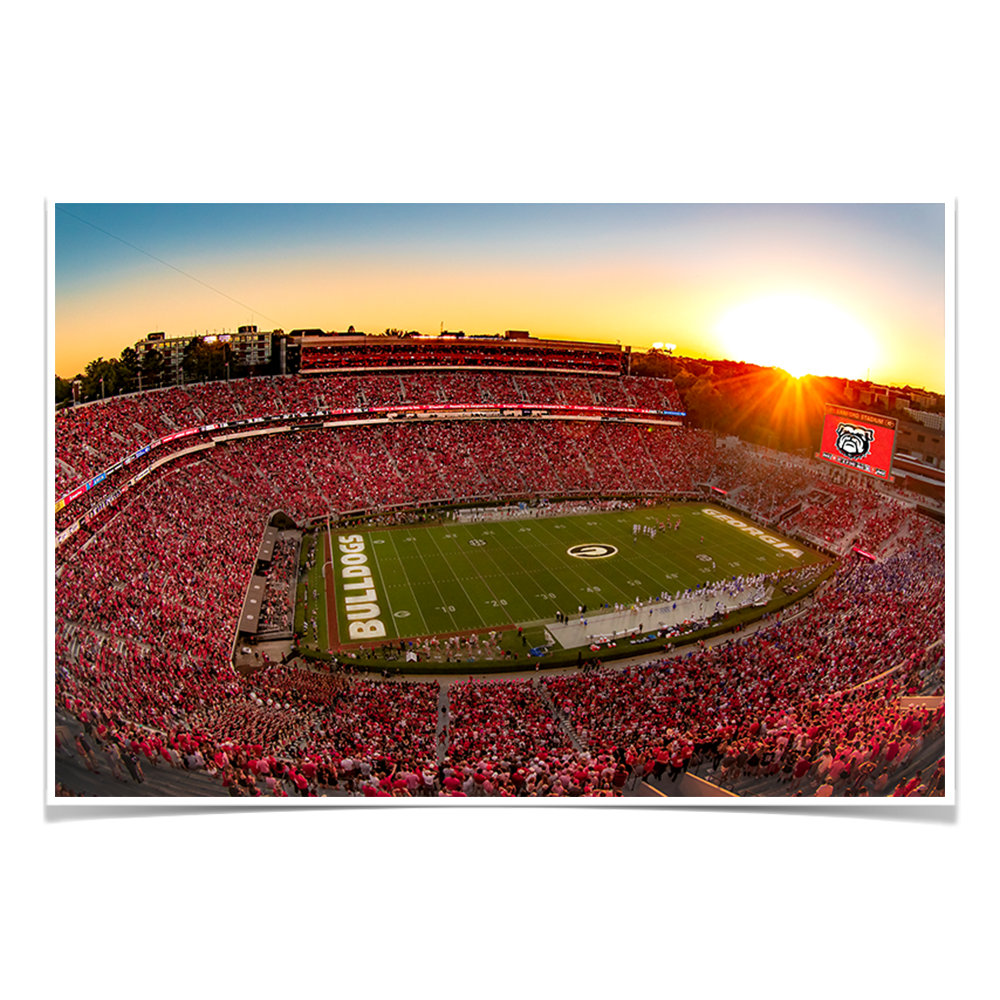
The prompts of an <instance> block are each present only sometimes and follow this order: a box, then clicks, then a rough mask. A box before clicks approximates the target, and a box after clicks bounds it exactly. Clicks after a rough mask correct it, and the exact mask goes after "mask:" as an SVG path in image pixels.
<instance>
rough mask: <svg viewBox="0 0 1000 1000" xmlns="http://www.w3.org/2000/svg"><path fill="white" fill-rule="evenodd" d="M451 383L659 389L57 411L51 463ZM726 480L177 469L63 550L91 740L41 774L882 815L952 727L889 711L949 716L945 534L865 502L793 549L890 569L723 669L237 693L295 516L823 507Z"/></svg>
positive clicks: (736, 647) (448, 461)
mask: <svg viewBox="0 0 1000 1000" xmlns="http://www.w3.org/2000/svg"><path fill="white" fill-rule="evenodd" d="M459 379H465V380H467V381H466V383H465V384H464V385H463V386H460V388H461V389H462V391H463V392H466V393H468V394H469V395H467V396H465V397H464V398H467V399H472V398H473V397H472V395H471V393H472V392H473V391H475V392H477V393H479V394H480V396H479V398H480V400H482V401H486V400H487V398H488V397H492V398H494V399H497V398H500V395H501V394H503V393H507V392H511V393H514V394H516V395H518V396H519V398H524V394H528V395H532V394H534V393H541V392H550V393H555V394H557V395H558V396H559V398H560V399H561V400H562V401H565V402H569V401H570V400H577V399H583V398H586V397H589V399H590V401H591V403H594V404H596V403H604V404H605V405H619V403H620V402H621V400H622V398H627V399H631V400H632V401H633V403H638V402H639V400H642V403H641V404H640V405H648V401H649V398H651V397H653V396H655V397H656V398H658V399H661V400H666V399H668V398H670V395H671V392H670V389H672V387H670V389H668V388H666V387H663V386H659V387H657V386H653V387H650V386H649V385H644V387H643V388H641V389H640V388H639V386H638V385H635V384H634V383H636V382H644V381H645V380H627V379H618V380H603V379H596V378H579V379H573V378H569V377H562V376H524V375H517V376H511V375H506V374H499V373H483V374H479V373H477V374H476V375H428V374H422V375H420V376H419V378H407V379H405V380H400V379H399V378H397V377H395V376H385V375H381V376H376V375H362V376H355V377H352V378H350V379H339V380H337V379H332V378H317V379H316V380H314V381H312V380H296V379H276V380H249V381H247V382H245V383H215V384H212V385H209V386H200V387H194V388H190V389H187V390H180V389H177V390H173V389H171V390H162V391H161V392H158V393H150V394H147V396H140V397H129V398H128V399H126V400H115V401H114V402H113V403H109V404H107V405H106V406H101V407H99V408H94V407H84V408H79V409H78V410H77V411H70V415H67V416H66V417H60V418H59V419H58V420H57V450H60V456H59V457H60V462H62V463H64V472H63V473H62V474H64V475H68V474H67V473H65V468H70V469H72V470H74V475H75V476H76V477H77V478H79V476H81V475H87V474H88V473H87V472H86V471H84V470H93V469H97V468H100V467H102V463H107V462H110V461H112V460H115V459H117V458H120V457H122V455H123V454H124V453H126V452H127V451H128V449H129V448H130V447H135V446H137V443H139V442H142V441H143V440H145V441H146V443H148V441H149V440H150V439H151V438H152V437H154V436H156V435H162V434H163V433H164V432H169V430H170V429H171V428H175V427H183V426H188V425H191V424H193V423H198V422H212V421H217V420H224V419H240V418H241V415H245V414H249V413H253V414H265V413H266V414H278V413H283V412H291V411H290V410H289V409H287V408H289V407H295V406H298V407H300V408H302V409H303V411H305V410H308V409H309V408H310V407H317V406H326V407H329V406H344V405H348V404H349V403H351V401H352V400H353V403H351V405H361V406H370V405H384V401H385V400H386V399H388V397H389V396H392V395H393V394H395V397H394V399H393V400H392V401H391V402H390V403H389V404H388V405H392V403H394V402H396V401H399V400H400V399H401V398H402V396H403V394H404V393H417V394H419V395H420V396H421V398H425V399H427V398H430V397H432V396H434V394H438V400H440V395H441V394H444V395H448V394H449V393H450V392H452V391H455V390H456V385H457V382H458V380H459ZM265 382H267V383H269V385H264V384H263V383H265ZM598 396H600V399H598ZM536 398H537V397H536ZM375 399H377V400H379V402H378V403H373V402H372V400H375ZM609 400H611V402H609ZM588 405H590V404H588ZM625 405H628V404H625ZM144 434H145V435H146V436H145V438H144V436H143V435H144ZM723 455H724V456H725V457H722V456H721V455H720V454H719V453H717V450H716V448H715V444H714V441H713V439H712V438H711V436H710V435H707V434H703V433H701V432H696V431H686V430H679V429H677V428H670V427H662V426H657V427H652V428H650V429H648V430H647V429H645V428H642V427H639V426H637V425H632V424H624V423H617V422H612V423H600V424H584V423H578V422H563V421H526V420H513V421H502V422H489V421H487V422H473V421H454V422H443V423H437V422H427V423H419V424H416V423H398V424H390V425H367V426H354V427H344V428H338V429H335V430H324V431H301V432H297V433H295V434H287V433H283V434H271V435H263V436H256V437H249V438H242V439H239V440H237V441H233V442H231V443H229V444H226V445H221V446H216V447H214V448H212V449H210V450H206V451H204V452H199V453H195V454H193V455H189V456H187V457H186V458H184V459H181V460H179V461H176V462H173V463H169V464H168V465H167V466H163V467H161V468H159V469H158V470H157V471H156V472H154V473H153V474H152V475H150V476H148V477H147V478H146V479H145V480H143V482H142V483H140V484H139V485H138V486H136V487H135V488H134V489H133V490H131V491H129V492H128V493H126V494H125V496H124V497H123V498H122V500H121V502H120V503H119V504H118V505H117V506H116V507H114V508H112V509H109V510H108V511H106V512H105V513H104V514H103V515H102V516H101V517H100V518H99V519H98V520H96V521H95V522H93V523H91V524H89V525H88V526H87V528H86V529H83V530H81V531H79V532H78V533H77V535H75V536H74V538H73V540H72V543H71V544H66V545H64V546H62V547H61V548H60V549H59V550H58V551H57V574H56V585H55V616H56V618H55V627H56V636H55V666H56V678H55V688H56V702H57V709H58V711H59V712H60V713H63V714H65V715H66V716H67V717H70V718H72V719H74V720H77V722H79V723H80V724H81V725H82V726H83V733H82V736H81V739H79V740H77V741H75V743H74V746H73V747H71V746H68V745H64V744H60V746H59V747H58V748H57V753H58V754H59V755H60V756H62V757H67V756H69V755H74V748H75V755H76V756H78V757H79V759H80V760H82V761H83V762H84V763H85V765H86V766H87V768H88V769H89V770H92V771H94V772H100V771H102V770H105V769H107V770H109V771H110V773H111V774H112V775H113V777H114V778H115V780H120V781H122V782H126V783H127V782H129V781H131V782H141V781H142V780H143V770H142V768H143V766H145V768H146V770H147V771H148V770H149V769H150V768H159V767H171V768H175V769H179V770H186V771H190V772H198V773H201V774H205V775H209V776H210V777H211V779H212V780H213V781H216V782H217V783H218V787H219V789H220V794H229V795H305V796H308V795H321V794H350V795H378V796H385V795H391V796H410V795H414V794H421V795H424V794H434V795H439V794H440V795H451V794H473V795H490V794H495V795H534V796H539V795H546V796H549V795H560V796H561V795H569V796H575V795H587V796H590V795H598V796H602V795H620V794H622V793H623V792H624V791H625V790H626V789H627V787H628V786H629V783H634V782H635V781H636V780H638V778H640V777H642V776H644V775H645V776H652V778H653V779H663V778H664V776H666V780H668V781H669V780H670V779H674V780H677V779H678V777H679V776H680V775H681V774H683V773H684V772H685V771H686V770H688V769H690V768H691V767H692V766H695V767H698V768H699V769H700V768H704V769H705V775H704V776H708V777H710V779H711V780H713V781H716V782H721V783H722V784H723V785H724V786H725V787H729V788H736V789H738V790H739V789H746V788H753V789H758V788H763V791H754V794H776V795H787V794H808V793H813V792H815V793H818V794H821V795H828V794H829V795H843V794H855V793H857V794H861V793H867V794H879V795H887V794H895V792H896V791H898V786H899V784H900V783H899V782H897V783H896V784H895V785H894V784H893V782H894V779H895V777H896V776H897V775H899V774H900V773H901V769H902V768H903V767H905V765H906V764H907V763H908V762H910V761H912V760H915V759H916V756H917V754H918V753H919V750H920V746H921V743H922V742H923V741H926V740H928V739H930V738H931V737H932V736H933V735H934V734H935V733H936V732H938V731H939V727H940V726H942V724H943V717H944V708H943V703H942V704H941V707H940V708H939V709H936V710H934V711H930V710H925V709H910V708H906V707H904V703H903V701H901V699H902V698H903V697H905V696H906V695H907V694H913V693H915V692H916V693H920V692H922V691H924V690H931V691H933V692H934V693H941V694H943V691H940V690H939V689H940V688H941V684H940V677H941V662H942V660H941V656H942V653H941V647H940V641H941V638H942V636H943V634H944V546H943V538H942V532H941V529H940V527H939V526H937V525H932V524H931V523H930V522H928V521H927V520H926V519H924V518H920V517H918V516H917V515H916V514H915V513H914V512H913V510H912V508H909V507H906V506H903V505H900V504H899V503H897V502H895V501H893V500H891V499H889V498H886V497H885V496H883V495H882V494H880V493H877V492H874V491H869V490H864V489H857V488H853V487H848V486H833V485H832V484H830V483H827V482H824V484H823V489H824V491H825V492H823V493H822V496H824V497H828V496H830V495H831V494H833V495H834V497H835V498H834V499H833V500H832V501H830V502H829V503H826V504H824V505H822V506H821V507H818V508H817V507H816V506H807V507H806V509H805V510H804V511H803V512H802V513H801V514H798V515H796V516H795V517H794V518H792V520H791V522H790V523H791V525H792V526H794V527H798V528H799V529H801V530H807V531H809V532H811V533H813V534H819V535H821V536H822V537H824V538H827V539H828V540H831V541H844V540H850V539H855V540H856V541H857V544H859V545H861V546H862V547H865V548H867V549H868V550H869V551H872V552H879V553H882V554H883V557H882V558H881V559H880V560H878V561H876V562H865V561H849V562H846V563H845V564H844V565H843V567H842V568H841V569H840V571H839V572H838V573H837V575H836V576H835V577H834V578H833V579H832V580H831V581H829V582H828V583H826V584H824V585H823V587H822V588H821V589H820V590H819V591H818V592H817V596H816V599H815V600H814V601H813V602H812V604H811V606H809V607H808V608H807V609H806V610H805V611H803V612H802V613H801V614H799V615H798V616H796V617H795V619H794V620H792V621H780V622H776V623H771V624H769V626H768V627H767V628H765V629H762V630H761V631H760V632H758V633H757V634H754V635H751V636H746V637H743V636H739V637H735V638H733V639H732V640H730V641H729V642H728V643H726V644H724V645H722V646H717V647H709V648H700V647H699V648H695V649H694V650H692V651H691V652H688V653H685V654H683V655H675V656H670V657H663V658H660V659H658V660H656V661H654V662H652V663H648V664H644V665H642V666H640V667H630V668H625V669H620V670H619V669H611V668H604V669H600V670H596V671H595V670H588V671H580V672H576V673H570V674H565V675H560V676H553V677H546V678H545V679H544V680H530V681H510V682H492V683H482V682H475V681H472V682H468V683H455V684H451V685H450V686H449V688H448V690H447V691H446V692H442V689H441V688H440V687H439V685H438V684H436V683H431V684H426V683H404V682H395V681H379V680H373V679H366V678H362V677H357V676H351V675H350V674H347V673H343V672H324V671H321V670H313V669H303V668H301V667H299V666H292V665H289V664H267V665H265V666H264V667H263V669H261V670H259V671H258V672H256V673H254V674H252V675H251V676H249V677H243V676H240V675H238V674H236V673H235V672H234V671H233V668H232V665H231V660H230V652H231V647H232V642H233V637H234V630H235V624H236V621H237V619H238V616H239V613H240V608H241V605H242V598H243V594H244V592H245V588H246V584H247V580H248V578H249V574H250V573H251V571H252V569H253V566H254V561H255V556H256V552H257V546H258V544H259V540H260V534H261V530H262V527H263V524H264V523H265V520H266V518H267V516H268V514H269V513H270V512H271V511H273V510H274V509H275V508H277V507H281V508H282V509H285V510H287V511H288V512H289V513H290V514H291V515H292V516H293V517H295V518H306V517H311V516H316V515H317V514H322V513H324V512H325V511H327V510H328V509H329V508H330V507H335V508H338V509H342V510H351V509H358V508H364V509H377V508H378V507H380V506H382V507H385V506H390V505H392V504H413V503H417V502H420V501H422V500H425V499H427V498H428V497H429V496H434V497H451V498H458V497H463V496H484V495H485V496H495V497H502V496H504V495H528V494H531V493H544V492H546V491H551V492H570V491H573V490H580V489H587V490H592V491H596V492H606V493H615V492H621V491H623V489H624V486H623V484H627V486H628V488H629V489H631V490H637V489H638V490H643V489H648V490H664V491H666V490H688V489H691V488H693V486H694V485H695V484H696V483H701V482H711V481H713V480H714V481H719V482H725V483H727V484H729V486H731V487H734V488H736V487H738V486H739V485H740V484H741V483H745V484H747V487H748V488H750V489H751V492H750V493H749V494H748V497H749V498H750V499H752V501H753V503H754V504H756V505H757V507H759V508H760V509H764V508H769V509H770V510H772V511H774V510H778V509H785V505H786V504H787V503H789V502H790V501H791V500H793V499H795V498H800V499H801V498H802V497H803V496H805V495H806V494H807V493H808V490H809V489H812V488H815V485H816V484H815V482H814V481H811V480H810V478H809V477H808V475H806V474H805V473H804V472H803V471H802V470H801V469H800V468H798V467H792V466H789V467H787V468H779V469H778V470H777V474H776V469H775V466H774V463H773V461H771V460H764V459H754V458H753V457H752V456H740V458H739V459H736V458H735V457H734V456H732V455H728V454H726V452H725V451H723ZM755 462H756V463H757V464H754V463H755ZM59 470H60V463H57V481H58V479H59V476H60V475H61V473H60V471H59ZM57 492H58V482H57ZM761 505H763V506H761ZM315 558H316V556H315V553H309V554H307V564H308V561H309V560H314V559H315ZM296 561H297V550H296V549H295V548H294V546H292V545H288V546H286V545H284V544H283V543H281V544H279V546H278V548H277V549H276V555H275V559H274V561H273V563H272V570H271V573H272V577H271V585H272V586H271V587H270V588H269V591H268V595H269V598H268V599H269V604H268V612H267V621H268V622H272V623H274V624H278V625H282V626H283V625H284V624H286V623H287V620H288V616H289V615H290V614H291V610H292V604H291V601H290V599H289V598H288V591H287V587H286V586H285V585H286V581H289V580H290V579H292V578H293V574H294V567H295V563H296ZM282 588H285V590H284V592H285V594H286V600H287V603H283V602H282V600H281V598H280V594H279V591H281V590H282ZM897 668H898V669H897ZM891 671H895V672H891ZM918 741H920V742H918ZM668 769H669V771H670V773H669V775H667V770H668ZM943 774H944V771H943V762H941V763H940V764H939V765H937V766H935V768H934V771H933V773H932V774H929V775H923V776H921V780H920V781H918V782H917V783H916V784H914V785H912V787H908V790H905V791H901V792H900V793H899V794H905V795H911V794H934V793H935V792H937V791H939V789H940V788H941V787H942V783H943ZM909 784H910V777H907V781H906V786H909ZM906 786H904V787H906Z"/></svg>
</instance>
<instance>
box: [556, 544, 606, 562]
mask: <svg viewBox="0 0 1000 1000" xmlns="http://www.w3.org/2000/svg"><path fill="white" fill-rule="evenodd" d="M617 551H618V549H617V548H615V546H614V545H604V544H603V543H599V542H589V543H588V544H586V545H571V546H570V547H569V548H568V549H567V550H566V552H567V554H568V555H571V556H572V557H573V558H574V559H607V557H608V556H613V555H614V554H615V553H616V552H617Z"/></svg>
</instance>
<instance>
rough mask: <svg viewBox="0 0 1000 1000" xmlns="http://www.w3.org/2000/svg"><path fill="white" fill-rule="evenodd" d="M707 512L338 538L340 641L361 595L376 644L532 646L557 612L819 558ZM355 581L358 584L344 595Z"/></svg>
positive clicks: (663, 511) (318, 579) (316, 584)
mask: <svg viewBox="0 0 1000 1000" xmlns="http://www.w3.org/2000/svg"><path fill="white" fill-rule="evenodd" d="M707 507H710V505H706V504H686V505H684V504H671V505H670V507H669V508H666V507H654V508H637V509H636V510H631V511H611V512H599V513H586V514H578V515H573V516H563V517H539V518H528V519H523V520H521V519H511V520H498V521H484V522H477V523H458V522H447V523H444V524H440V525H434V526H419V527H417V526H413V527H399V528H391V529H384V528H383V529H372V530H368V529H365V528H343V529H339V530H338V529H334V533H333V537H332V539H331V540H332V543H333V544H332V551H333V553H334V559H335V566H336V572H335V573H334V574H333V576H334V578H335V579H336V585H335V593H334V594H333V595H332V601H331V604H332V606H333V607H335V608H336V609H337V634H338V636H339V641H340V643H341V644H342V645H344V644H347V643H350V642H351V639H350V638H349V622H348V619H347V612H348V611H349V610H351V608H350V607H349V606H348V603H347V601H346V599H347V598H348V597H354V596H355V595H358V592H359V590H360V591H361V595H359V596H357V598H356V600H355V601H352V602H351V604H355V603H357V602H359V601H363V600H365V596H364V594H367V596H368V599H369V600H371V601H373V602H374V603H377V605H378V609H379V620H380V621H381V622H382V623H383V625H384V627H385V633H386V634H385V638H384V639H380V640H378V641H379V642H384V641H397V640H400V639H410V638H415V637H417V636H427V635H438V636H441V635H454V634H458V633H464V632H468V631H470V630H473V631H477V632H485V631H487V630H490V629H498V628H504V627H508V628H509V627H511V626H523V627H525V634H526V635H528V636H529V637H530V640H531V642H536V641H542V639H543V637H544V635H545V632H544V626H545V625H546V624H547V623H551V622H553V621H554V619H555V615H556V612H557V611H561V612H564V613H566V614H568V615H571V616H572V617H574V618H578V617H579V616H578V614H577V609H578V608H579V606H580V605H585V606H586V607H587V609H588V614H596V613H597V612H598V609H599V608H600V607H601V606H602V605H604V604H605V603H607V604H610V605H614V604H616V603H621V604H626V605H630V604H632V603H633V602H635V601H636V599H637V598H638V599H639V600H642V601H647V600H649V599H650V598H651V597H658V596H659V595H660V594H661V593H662V592H664V591H667V592H669V593H671V594H673V593H676V592H677V591H679V590H686V589H687V588H689V587H696V586H698V585H699V584H703V583H706V582H709V581H711V582H715V581H718V580H722V579H727V578H729V577H731V576H733V575H734V574H744V575H751V574H757V573H764V572H774V571H783V570H788V569H792V568H795V567H799V566H804V565H808V564H810V563H814V562H817V561H821V560H822V557H821V556H820V555H818V554H817V553H814V552H812V551H810V550H808V549H805V550H804V551H803V552H802V555H801V556H799V557H797V558H796V557H794V556H793V555H790V554H788V553H787V552H782V551H780V550H779V549H776V548H775V547H774V545H773V544H769V543H768V542H766V541H763V540H761V538H758V537H754V536H753V535H750V534H748V533H746V532H744V531H742V530H740V529H739V528H738V527H734V526H733V525H731V524H728V523H725V522H723V521H720V520H717V519H715V518H713V517H711V516H708V515H707V514H705V513H704V511H705V509H706V508H707ZM712 509H715V510H718V511H719V512H720V513H725V512H724V511H722V510H721V508H712ZM678 517H680V519H681V527H680V529H679V530H676V531H675V530H673V529H672V527H671V526H670V525H672V524H673V522H674V521H675V520H676V518H678ZM741 520H742V521H744V523H746V524H749V523H750V522H747V521H746V519H742V518H741ZM636 523H638V524H641V525H659V524H660V523H667V524H668V527H667V530H665V531H663V530H661V531H658V533H657V535H656V537H655V538H649V537H648V536H646V535H640V536H639V537H638V538H637V539H635V537H634V535H633V527H632V526H633V524H636ZM324 534H325V533H324V532H320V535H319V544H320V545H324V544H325V539H324V537H323V536H324ZM349 536H358V537H359V538H360V541H353V542H349V543H347V544H348V545H349V546H350V547H353V548H355V550H357V549H358V548H359V547H360V549H361V551H363V553H364V557H365V559H364V560H362V559H359V558H356V557H352V558H351V559H348V560H347V561H348V562H355V563H357V562H366V565H367V566H369V567H370V571H371V573H370V582H368V583H364V582H362V583H358V582H357V581H352V580H350V579H343V577H342V572H343V567H342V563H343V560H344V558H345V557H344V555H343V554H342V551H341V544H340V543H339V542H338V539H339V538H340V537H344V538H347V537H349ZM772 537H774V536H772ZM779 537H780V536H779ZM702 539H704V540H702ZM792 544H793V545H795V543H792ZM574 546H585V547H590V546H613V547H614V548H615V549H616V550H617V551H616V552H614V553H613V554H611V555H608V556H605V557H600V558H594V557H592V556H594V555H597V554H598V553H597V552H596V551H594V552H591V553H589V554H590V556H591V557H589V558H581V557H575V556H573V555H571V554H569V552H568V551H567V550H569V549H571V548H573V547H574ZM795 547H796V548H801V546H798V545H795ZM586 554H587V553H586V552H585V555H586ZM326 558H327V557H326V556H325V555H324V557H323V559H322V560H321V559H317V566H316V567H315V568H314V570H313V572H312V573H311V574H310V577H309V581H308V586H309V587H310V590H312V589H316V590H317V592H318V593H320V594H322V593H323V590H322V588H323V577H322V574H321V565H320V564H321V563H322V562H325V561H326ZM713 560H714V563H715V568H714V569H713V568H712V562H713ZM366 572H367V571H366ZM366 579H367V578H366ZM352 582H354V583H355V586H354V587H347V588H346V589H345V584H349V583H352ZM366 586H367V587H368V588H370V589H369V590H367V591H366V590H365V589H364V588H365V587H366ZM372 590H373V591H374V595H372V594H371V591H372ZM351 591H353V592H354V593H353V594H352V593H351ZM321 603H322V602H321ZM320 618H322V619H324V620H322V621H320V622H319V631H320V635H319V637H318V638H319V642H318V643H317V644H316V648H319V649H324V648H326V644H327V641H328V640H327V628H326V621H325V616H324V615H322V614H321V615H320ZM331 631H332V630H331ZM514 634H515V635H516V632H515V633H514ZM331 638H332V637H331ZM355 641H356V640H355ZM330 645H334V643H333V642H331V643H330ZM511 648H514V647H513V646H511Z"/></svg>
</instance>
